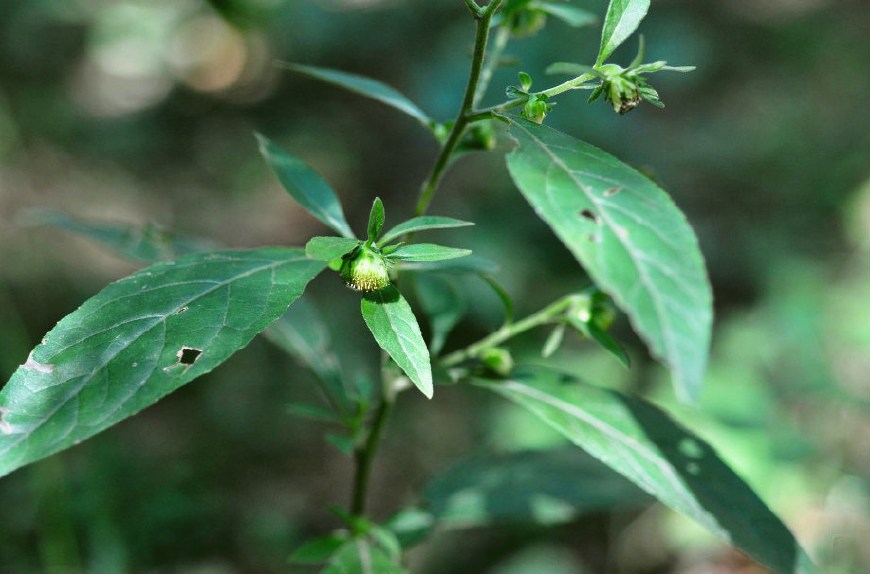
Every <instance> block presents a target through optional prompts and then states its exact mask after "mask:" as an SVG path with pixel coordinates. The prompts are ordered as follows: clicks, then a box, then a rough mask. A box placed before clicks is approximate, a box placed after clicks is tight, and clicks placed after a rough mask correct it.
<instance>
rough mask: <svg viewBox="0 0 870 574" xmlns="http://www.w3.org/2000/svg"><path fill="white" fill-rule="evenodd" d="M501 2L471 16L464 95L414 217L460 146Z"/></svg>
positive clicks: (426, 205) (497, 0)
mask: <svg viewBox="0 0 870 574" xmlns="http://www.w3.org/2000/svg"><path fill="white" fill-rule="evenodd" d="M501 3H502V0H491V2H490V3H489V4H487V5H486V7H484V8H481V9H480V11H479V12H476V13H475V15H474V17H475V19H476V20H477V28H476V31H475V36H474V52H473V53H472V56H471V68H470V70H469V72H468V83H467V84H466V86H465V95H464V96H463V98H462V105H461V106H460V108H459V113H457V114H456V119H455V120H454V122H453V127H452V128H451V129H450V134H449V135H448V136H447V141H445V142H444V146H443V147H442V148H441V152H440V153H439V154H438V157H437V158H436V159H435V165H433V166H432V171H431V172H430V173H429V177H428V178H427V179H426V182H425V183H424V184H423V188H422V189H421V190H420V199H419V200H418V201H417V208H416V210H415V212H416V215H417V216H420V215H423V214H425V213H426V211H427V210H428V209H429V204H430V203H432V197H433V196H434V195H435V191H436V190H437V189H438V184H440V183H441V178H442V177H443V176H444V171H445V170H446V169H447V165H448V164H449V163H450V158H451V156H452V155H453V152H455V151H456V146H457V145H459V141H460V140H461V138H462V134H463V133H464V132H465V128H466V127H467V126H468V123H469V121H468V116H469V115H470V114H471V112H472V110H473V108H474V99H475V95H476V93H477V87H478V83H479V81H480V73H481V70H482V69H483V64H484V60H485V59H486V44H487V40H488V39H489V26H490V23H491V22H492V16H493V14H495V11H496V10H498V7H499V6H500V5H501Z"/></svg>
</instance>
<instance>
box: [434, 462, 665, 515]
mask: <svg viewBox="0 0 870 574" xmlns="http://www.w3.org/2000/svg"><path fill="white" fill-rule="evenodd" d="M423 498H424V500H425V501H426V503H427V504H426V506H427V508H429V509H431V511H432V513H433V514H434V515H435V517H436V519H437V521H438V524H439V526H441V527H447V528H469V527H477V526H486V525H492V524H505V523H509V524H517V523H520V524H547V525H551V524H559V523H564V522H567V521H570V520H574V519H576V518H577V517H578V516H579V515H581V514H583V513H588V512H595V511H601V510H606V509H612V508H626V507H632V506H637V505H640V504H645V503H648V502H651V499H650V497H649V496H648V495H647V494H646V493H644V492H643V491H641V490H640V489H639V488H637V487H636V486H635V485H634V484H632V483H631V482H629V481H628V480H626V479H625V478H623V477H622V476H621V475H619V474H618V473H616V472H615V471H613V470H611V469H610V468H608V467H607V466H605V465H604V464H602V463H600V462H598V461H597V460H596V459H594V458H592V457H591V456H588V455H586V454H585V453H583V452H578V451H577V450H576V449H574V448H560V449H557V450H550V451H524V452H514V453H509V454H480V455H476V456H473V457H471V458H469V459H466V460H463V461H460V462H458V463H456V464H454V465H451V466H450V467H448V468H446V469H444V470H442V471H441V472H439V473H438V474H437V475H436V476H435V477H434V478H433V479H432V480H431V481H430V482H429V483H428V484H427V485H426V486H425V487H424V490H423Z"/></svg>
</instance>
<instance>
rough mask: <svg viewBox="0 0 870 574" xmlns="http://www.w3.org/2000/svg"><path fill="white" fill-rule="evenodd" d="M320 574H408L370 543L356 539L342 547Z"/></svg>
mask: <svg viewBox="0 0 870 574" xmlns="http://www.w3.org/2000/svg"><path fill="white" fill-rule="evenodd" d="M321 574H408V572H407V571H405V570H403V569H402V568H400V567H399V566H398V565H396V564H395V563H394V562H393V561H392V560H390V557H389V555H388V554H387V553H386V552H384V551H383V550H381V549H380V548H378V547H377V546H375V545H373V544H372V543H370V542H369V541H368V540H364V539H361V538H357V539H354V540H350V541H348V542H346V543H345V544H344V546H342V547H341V548H340V549H339V550H338V552H336V554H335V555H334V556H333V557H332V560H330V562H329V566H327V567H326V569H324V570H323V571H322V572H321Z"/></svg>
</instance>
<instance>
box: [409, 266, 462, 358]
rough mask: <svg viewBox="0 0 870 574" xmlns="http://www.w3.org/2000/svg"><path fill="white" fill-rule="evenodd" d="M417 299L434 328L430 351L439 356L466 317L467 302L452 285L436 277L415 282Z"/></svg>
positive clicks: (421, 278) (425, 277)
mask: <svg viewBox="0 0 870 574" xmlns="http://www.w3.org/2000/svg"><path fill="white" fill-rule="evenodd" d="M414 286H415V287H416V289H417V297H418V299H419V300H420V304H421V305H422V307H423V310H424V311H425V312H426V315H428V317H429V324H430V325H431V327H432V339H431V341H430V343H429V350H430V351H431V352H432V354H433V355H437V354H438V353H439V352H441V349H443V348H444V342H445V341H446V339H447V335H448V334H449V333H450V331H451V330H453V327H455V326H456V324H457V323H458V322H459V321H460V320H461V319H462V317H463V316H464V315H465V311H466V306H465V300H464V299H463V298H462V297H461V296H460V294H459V291H457V290H456V288H455V287H454V286H453V284H452V283H450V282H449V281H447V280H446V279H442V278H441V277H437V276H434V275H420V276H418V277H417V278H416V280H415V281H414Z"/></svg>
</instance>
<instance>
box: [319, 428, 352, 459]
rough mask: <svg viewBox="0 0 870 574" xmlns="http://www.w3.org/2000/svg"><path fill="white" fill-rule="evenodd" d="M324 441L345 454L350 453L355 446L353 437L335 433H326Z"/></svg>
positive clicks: (348, 454)
mask: <svg viewBox="0 0 870 574" xmlns="http://www.w3.org/2000/svg"><path fill="white" fill-rule="evenodd" d="M326 442H328V443H329V444H331V445H332V446H334V447H335V448H337V449H338V451H339V452H341V453H342V454H345V455H347V456H350V455H352V454H353V449H354V448H355V447H356V443H355V442H354V440H353V437H349V436H344V435H340V434H335V433H329V434H327V435H326Z"/></svg>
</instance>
